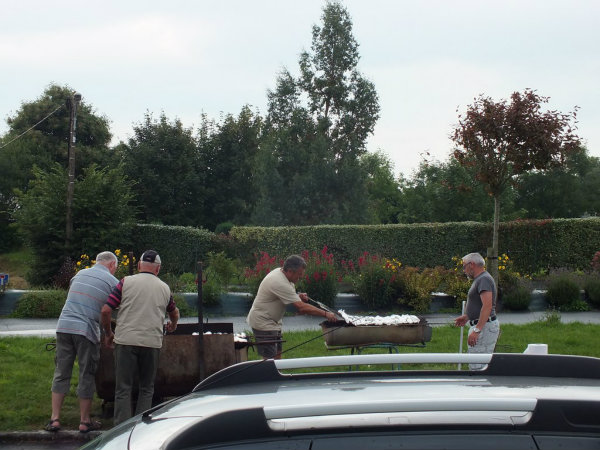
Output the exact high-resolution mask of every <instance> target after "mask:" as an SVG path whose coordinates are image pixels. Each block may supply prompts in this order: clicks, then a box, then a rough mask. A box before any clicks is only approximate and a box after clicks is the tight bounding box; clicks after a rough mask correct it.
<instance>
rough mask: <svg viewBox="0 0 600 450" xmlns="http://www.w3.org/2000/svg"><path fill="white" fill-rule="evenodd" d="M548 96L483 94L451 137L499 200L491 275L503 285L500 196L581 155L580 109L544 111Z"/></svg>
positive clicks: (458, 151) (456, 153)
mask: <svg viewBox="0 0 600 450" xmlns="http://www.w3.org/2000/svg"><path fill="white" fill-rule="evenodd" d="M547 102H548V97H541V96H539V95H538V94H536V92H535V91H533V90H530V89H526V90H525V91H524V92H523V93H519V92H514V93H513V94H512V95H511V101H510V103H508V102H507V101H506V100H502V101H499V102H494V101H493V100H492V99H491V98H489V97H484V96H483V95H480V96H479V97H477V98H476V99H475V102H474V103H473V104H472V105H470V106H468V107H467V112H466V114H465V115H464V116H463V115H459V116H458V119H459V120H458V125H457V126H456V128H455V129H454V131H453V134H452V136H451V139H452V140H453V141H454V143H455V144H456V145H457V148H456V150H455V151H454V157H455V158H456V159H457V160H458V162H459V163H460V164H462V165H463V166H466V167H471V168H473V169H474V171H475V174H476V178H477V180H478V181H480V182H481V183H482V184H483V185H484V186H485V188H486V190H487V192H488V193H489V194H490V195H491V196H492V197H493V198H494V224H493V238H492V248H491V254H488V258H490V259H491V264H490V266H491V272H492V275H493V276H494V279H495V280H496V282H497V281H498V260H497V258H498V227H499V220H500V195H501V194H502V192H504V190H505V189H506V187H507V186H508V185H509V183H511V182H512V181H513V179H514V178H515V177H516V176H518V175H521V174H523V173H526V172H529V171H532V170H540V171H544V170H548V169H551V168H553V167H560V166H562V165H564V164H565V162H566V159H567V157H568V156H569V155H572V154H574V153H576V152H578V151H579V147H580V141H579V138H578V137H577V136H576V135H575V133H574V129H575V128H576V127H575V124H576V122H577V121H576V110H577V108H575V110H574V111H573V112H571V113H568V114H563V113H559V112H557V111H545V112H543V111H542V109H541V107H542V104H544V103H547Z"/></svg>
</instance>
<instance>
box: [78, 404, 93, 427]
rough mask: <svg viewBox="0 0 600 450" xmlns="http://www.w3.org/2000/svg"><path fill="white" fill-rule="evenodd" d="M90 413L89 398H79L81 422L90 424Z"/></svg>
mask: <svg viewBox="0 0 600 450" xmlns="http://www.w3.org/2000/svg"><path fill="white" fill-rule="evenodd" d="M91 411H92V399H91V398H80V399H79V417H80V419H79V420H80V421H81V422H85V423H90V422H91V417H90V413H91Z"/></svg>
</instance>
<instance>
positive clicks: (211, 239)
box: [132, 224, 220, 274]
mask: <svg viewBox="0 0 600 450" xmlns="http://www.w3.org/2000/svg"><path fill="white" fill-rule="evenodd" d="M132 237H133V249H132V250H133V252H134V254H135V257H136V260H137V259H139V257H140V256H141V255H142V253H143V252H144V251H145V250H148V249H153V250H156V251H157V252H158V253H159V255H160V258H161V261H162V269H161V271H162V272H171V273H175V274H181V273H184V272H192V273H196V271H197V262H198V261H202V260H205V259H206V255H207V254H208V252H210V251H215V248H219V246H220V244H219V242H218V241H217V238H216V236H215V234H214V233H212V232H210V231H208V230H205V229H203V228H194V227H179V226H165V225H145V224H138V225H136V226H135V227H134V229H133V232H132Z"/></svg>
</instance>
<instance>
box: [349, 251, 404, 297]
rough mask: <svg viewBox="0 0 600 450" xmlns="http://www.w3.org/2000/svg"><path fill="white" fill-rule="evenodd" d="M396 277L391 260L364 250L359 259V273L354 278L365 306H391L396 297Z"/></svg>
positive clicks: (357, 291)
mask: <svg viewBox="0 0 600 450" xmlns="http://www.w3.org/2000/svg"><path fill="white" fill-rule="evenodd" d="M352 267H354V266H352ZM396 278H397V275H396V273H395V271H394V270H393V269H392V267H391V265H390V263H389V261H386V260H384V259H382V258H381V257H380V256H379V255H370V254H369V253H368V252H364V253H363V255H362V256H361V257H360V258H359V259H358V273H357V274H356V275H355V276H354V278H353V284H354V289H355V291H356V293H357V294H358V296H359V297H360V299H361V300H362V303H363V304H364V305H365V306H368V307H370V308H374V309H381V308H387V307H389V306H391V305H392V303H393V301H394V300H395V299H396V296H395V293H396V287H395V286H394V283H395V282H396Z"/></svg>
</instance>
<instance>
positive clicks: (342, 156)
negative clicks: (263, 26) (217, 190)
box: [254, 2, 379, 224]
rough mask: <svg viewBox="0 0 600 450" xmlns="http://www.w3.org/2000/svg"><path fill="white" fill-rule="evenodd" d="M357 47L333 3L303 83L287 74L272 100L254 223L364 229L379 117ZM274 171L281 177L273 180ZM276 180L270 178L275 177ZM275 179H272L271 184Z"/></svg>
mask: <svg viewBox="0 0 600 450" xmlns="http://www.w3.org/2000/svg"><path fill="white" fill-rule="evenodd" d="M358 60H359V56H358V44H357V42H356V40H355V39H354V36H353V35H352V21H351V19H350V16H349V14H348V12H347V11H346V9H344V7H343V6H342V5H341V4H340V3H337V2H328V3H327V4H326V5H325V7H324V9H323V15H322V25H321V26H317V25H315V26H314V27H313V31H312V47H311V52H303V53H302V54H301V56H300V61H299V65H300V77H299V78H298V79H295V78H294V77H293V76H292V75H291V74H290V73H289V72H288V71H287V70H284V71H283V72H282V73H281V74H280V75H279V77H278V79H277V86H276V88H275V90H274V91H270V92H269V93H268V97H269V113H268V116H267V119H266V125H265V134H266V137H265V145H263V146H262V148H261V153H262V154H261V155H259V157H258V158H257V162H258V163H260V164H266V165H267V166H268V167H270V168H271V170H270V171H269V172H267V170H265V169H264V168H261V167H257V169H256V172H257V174H264V177H263V178H259V179H258V181H259V185H264V184H271V186H272V184H273V182H277V183H278V186H277V187H275V186H272V187H271V188H270V189H268V190H263V191H262V192H261V196H260V198H259V202H258V205H257V211H256V213H255V215H254V219H255V220H257V221H259V223H266V221H268V220H269V219H270V218H271V219H274V218H276V217H277V218H281V220H283V222H282V223H284V224H287V223H296V224H313V223H342V222H349V223H352V222H354V223H362V222H365V221H366V217H365V210H366V209H367V206H368V195H367V194H366V186H365V183H366V174H365V171H364V170H363V168H362V167H361V165H360V160H359V158H360V156H361V155H363V154H364V153H365V152H366V139H367V137H368V136H369V134H370V133H372V132H373V128H374V126H375V123H376V121H377V118H378V116H379V104H378V98H377V94H376V92H375V88H374V86H373V84H372V83H371V82H370V81H368V80H366V79H365V78H364V77H363V76H362V75H361V74H360V73H359V72H358V70H357V65H358ZM273 170H274V171H275V172H276V175H275V176H273ZM269 173H270V174H271V175H269ZM268 176H273V178H271V179H266V178H265V177H268Z"/></svg>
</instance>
